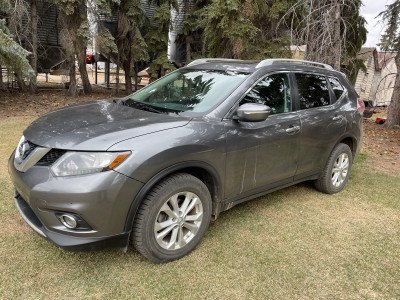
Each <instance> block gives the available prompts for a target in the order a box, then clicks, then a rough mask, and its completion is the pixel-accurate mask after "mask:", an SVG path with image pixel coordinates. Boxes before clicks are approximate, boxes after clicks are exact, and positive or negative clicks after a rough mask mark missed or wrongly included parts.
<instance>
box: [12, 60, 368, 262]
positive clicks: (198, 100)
mask: <svg viewBox="0 0 400 300" xmlns="http://www.w3.org/2000/svg"><path fill="white" fill-rule="evenodd" d="M363 109H364V106H363V102H362V101H361V100H360V99H358V96H357V94H356V92H355V91H354V89H353V87H352V86H351V84H350V83H349V81H348V80H347V79H346V77H345V75H343V74H342V73H340V72H337V71H335V70H333V69H332V67H330V66H329V65H325V64H319V63H314V62H307V61H296V60H286V59H267V60H263V61H261V62H260V61H242V60H227V59H200V60H196V61H194V62H192V63H190V64H189V65H187V66H186V67H183V68H181V69H178V70H176V71H174V72H172V73H170V74H168V75H166V76H165V77H162V78H161V79H159V80H158V81H155V82H154V83H152V84H150V85H148V86H146V87H144V88H142V89H141V90H139V91H137V92H136V93H134V94H132V95H130V96H127V97H125V98H122V99H114V100H109V101H93V102H87V103H83V104H78V105H74V106H69V107H65V108H62V109H59V110H56V111H53V112H50V113H48V114H45V115H44V116H42V117H40V118H38V119H37V120H35V121H34V122H33V123H32V124H30V125H29V126H28V127H27V128H26V129H25V131H24V132H23V136H22V138H21V140H20V142H19V144H18V146H17V148H16V150H15V151H14V153H13V154H12V155H11V157H10V160H9V173H10V176H11V179H12V182H13V184H14V186H15V202H16V206H17V208H18V210H19V212H20V214H21V215H22V217H23V218H24V220H25V221H26V222H27V223H28V224H29V226H30V227H31V228H32V229H33V230H34V231H36V232H37V233H38V234H39V235H41V236H42V237H43V238H45V239H47V240H49V241H51V242H53V243H55V244H56V245H58V246H59V247H61V248H63V249H66V250H91V249H100V248H105V247H121V248H124V249H127V248H126V247H127V246H128V245H129V244H133V246H134V247H135V248H136V249H137V250H138V251H139V252H140V253H142V254H143V255H144V256H145V257H147V258H149V259H150V260H152V261H154V262H168V261H172V260H175V259H178V258H181V257H183V256H184V255H187V254H188V253H190V252H191V251H192V250H193V249H194V248H195V247H196V245H197V244H198V243H199V242H200V240H201V239H202V237H203V236H204V234H205V232H206V230H207V228H208V225H209V223H210V220H211V218H213V219H216V218H217V216H218V215H219V214H220V213H221V212H223V211H225V210H227V209H229V208H231V207H232V206H234V205H236V204H238V203H241V202H243V201H247V200H249V199H252V198H255V197H259V196H260V195H263V194H266V193H269V192H272V191H275V190H277V189H281V188H284V187H287V186H290V185H293V184H296V183H299V182H302V181H305V180H312V181H314V183H315V187H316V188H317V189H318V190H319V191H321V192H324V193H328V194H332V193H337V192H339V191H341V190H342V189H343V188H344V186H345V184H346V182H347V180H348V178H349V173H350V170H351V166H352V162H353V160H354V158H355V156H356V155H357V153H358V152H359V149H360V146H361V138H362V114H363Z"/></svg>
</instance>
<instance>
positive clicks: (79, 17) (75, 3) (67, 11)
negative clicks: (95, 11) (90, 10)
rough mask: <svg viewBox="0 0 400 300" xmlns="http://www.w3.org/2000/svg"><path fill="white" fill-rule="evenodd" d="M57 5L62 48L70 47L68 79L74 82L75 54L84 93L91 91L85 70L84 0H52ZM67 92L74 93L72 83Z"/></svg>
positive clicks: (86, 23)
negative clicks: (61, 31) (62, 39)
mask: <svg viewBox="0 0 400 300" xmlns="http://www.w3.org/2000/svg"><path fill="white" fill-rule="evenodd" d="M54 1H55V3H56V4H57V5H58V7H59V9H60V11H61V14H60V17H61V18H62V19H63V22H62V24H63V30H64V36H65V37H66V38H64V41H65V42H64V45H63V46H64V48H66V49H71V51H67V52H69V54H68V53H67V56H68V60H69V68H70V79H71V80H72V81H73V82H74V80H75V79H74V78H71V76H74V75H75V70H72V69H74V68H75V60H74V55H76V57H77V60H78V69H79V73H80V75H81V80H82V85H83V91H84V93H85V94H88V93H91V92H92V87H91V84H90V81H89V76H88V73H87V70H86V53H85V49H86V46H87V44H88V41H89V39H90V31H89V24H88V20H87V7H86V1H84V0H54ZM69 92H70V93H71V94H75V93H76V90H75V86H74V84H70V87H69Z"/></svg>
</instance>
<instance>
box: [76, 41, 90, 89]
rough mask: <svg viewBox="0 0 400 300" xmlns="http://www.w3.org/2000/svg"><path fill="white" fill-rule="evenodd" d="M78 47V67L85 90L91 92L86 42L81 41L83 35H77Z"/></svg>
mask: <svg viewBox="0 0 400 300" xmlns="http://www.w3.org/2000/svg"><path fill="white" fill-rule="evenodd" d="M76 45H77V47H76V49H75V52H76V57H77V59H78V69H79V74H80V75H81V80H82V86H83V92H84V93H85V94H90V93H91V92H92V86H91V84H90V81H89V76H88V73H87V69H86V54H85V51H84V49H85V48H84V43H83V42H82V41H81V37H77V43H76Z"/></svg>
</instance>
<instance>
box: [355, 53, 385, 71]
mask: <svg viewBox="0 0 400 300" xmlns="http://www.w3.org/2000/svg"><path fill="white" fill-rule="evenodd" d="M371 55H372V56H373V58H374V64H375V70H376V71H378V70H380V69H379V64H378V51H376V48H375V47H365V48H361V50H360V52H358V54H357V58H359V59H362V60H363V61H367V60H368V59H369V58H370V57H371Z"/></svg>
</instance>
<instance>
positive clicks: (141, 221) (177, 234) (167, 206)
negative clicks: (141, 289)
mask: <svg viewBox="0 0 400 300" xmlns="http://www.w3.org/2000/svg"><path fill="white" fill-rule="evenodd" d="M211 207H212V202H211V195H210V192H209V190H208V189H207V187H206V185H205V184H204V183H203V182H202V181H201V180H199V179H198V178H196V177H194V176H192V175H189V174H186V173H178V174H175V175H172V176H170V177H167V178H166V179H164V180H162V181H161V182H160V183H158V184H157V185H156V186H155V187H154V188H153V189H152V190H151V191H150V192H149V193H148V194H147V195H146V197H145V198H144V200H143V202H142V203H141V205H140V207H139V210H138V212H137V214H136V217H135V220H134V224H133V229H132V242H133V245H134V247H135V248H136V249H137V250H138V251H139V252H140V253H141V254H143V255H144V256H145V257H147V258H148V259H150V260H151V261H153V262H156V263H166V262H170V261H173V260H176V259H179V258H181V257H183V256H185V255H188V254H189V253H190V252H192V251H193V250H194V249H195V248H196V246H197V245H198V244H199V242H200V241H201V239H202V238H203V236H204V234H205V232H206V231H207V228H208V225H209V223H210V219H211ZM157 237H158V238H157Z"/></svg>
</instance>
